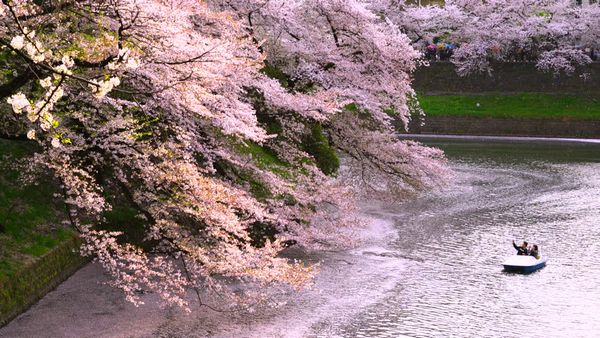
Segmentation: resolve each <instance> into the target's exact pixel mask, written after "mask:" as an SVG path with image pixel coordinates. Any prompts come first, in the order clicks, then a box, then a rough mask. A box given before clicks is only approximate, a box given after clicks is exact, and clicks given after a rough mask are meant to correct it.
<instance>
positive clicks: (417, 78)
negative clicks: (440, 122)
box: [413, 62, 600, 96]
mask: <svg viewBox="0 0 600 338" xmlns="http://www.w3.org/2000/svg"><path fill="white" fill-rule="evenodd" d="M492 67H493V71H492V75H491V76H489V75H488V74H487V73H485V74H473V75H469V76H466V77H460V76H458V75H457V74H456V71H455V68H454V65H453V64H452V63H450V62H432V63H431V64H430V65H429V67H421V68H419V69H418V70H417V71H416V72H415V74H414V81H413V85H414V88H415V89H416V90H417V92H418V93H420V94H433V95H436V94H483V93H523V92H537V93H559V94H589V95H599V96H600V62H594V63H592V64H590V65H587V66H586V67H585V69H584V70H582V71H579V72H576V73H575V74H573V75H571V76H566V75H561V76H558V77H556V76H554V75H553V74H550V73H544V72H540V71H538V70H537V69H536V67H535V64H533V63H510V62H507V63H499V64H495V65H492ZM583 73H585V74H587V76H586V80H583V79H582V78H581V76H580V75H582V74H583Z"/></svg>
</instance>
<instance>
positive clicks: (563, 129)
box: [409, 116, 600, 138]
mask: <svg viewBox="0 0 600 338" xmlns="http://www.w3.org/2000/svg"><path fill="white" fill-rule="evenodd" d="M409 132H410V133H415V134H438V135H441V134H450V135H493V136H505V135H510V136H546V137H547V136H550V137H580V138H598V137H600V119H599V120H558V119H556V120H546V119H500V118H477V117H437V116H436V117H428V118H426V120H425V125H424V126H420V125H419V124H418V123H411V124H410V125H409Z"/></svg>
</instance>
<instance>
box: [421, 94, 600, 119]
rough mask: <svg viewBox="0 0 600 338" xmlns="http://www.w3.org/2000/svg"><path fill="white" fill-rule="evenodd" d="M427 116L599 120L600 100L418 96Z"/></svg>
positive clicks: (549, 96) (539, 96) (545, 96)
mask: <svg viewBox="0 0 600 338" xmlns="http://www.w3.org/2000/svg"><path fill="white" fill-rule="evenodd" d="M419 101H420V103H421V107H422V108H423V110H424V111H425V112H426V114H427V115H429V116H474V117H498V118H542V119H552V118H554V119H556V118H571V119H598V118H600V99H599V98H594V97H587V96H575V95H552V94H541V93H523V94H518V95H472V96H467V95H464V96H454V95H452V96H446V95H444V96H419Z"/></svg>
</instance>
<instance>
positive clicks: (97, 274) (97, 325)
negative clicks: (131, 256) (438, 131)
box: [0, 220, 404, 338]
mask: <svg viewBox="0 0 600 338" xmlns="http://www.w3.org/2000/svg"><path fill="white" fill-rule="evenodd" d="M369 231H370V232H371V234H373V236H374V237H373V238H372V241H371V243H370V244H369V243H368V246H365V247H363V248H361V249H357V250H352V251H349V252H337V253H322V256H321V257H319V259H320V260H321V261H322V268H321V273H320V274H319V276H318V277H317V279H316V280H315V284H314V286H313V287H312V288H310V289H307V290H304V291H301V292H299V293H294V294H288V295H286V301H287V303H286V305H283V306H282V307H280V308H278V309H272V308H260V309H258V310H256V311H254V312H252V313H247V312H245V313H237V314H224V313H219V312H215V311H212V310H209V309H207V308H201V309H198V308H196V309H194V310H193V311H192V313H191V314H187V313H185V312H183V311H182V310H181V309H178V308H162V309H161V308H160V307H159V306H157V298H156V297H155V296H154V295H152V294H149V295H145V296H144V301H145V303H146V305H142V306H140V307H138V308H136V307H135V306H133V305H131V304H129V303H127V302H126V301H125V300H124V298H123V297H122V295H121V294H120V293H119V291H117V290H115V289H112V288H111V287H109V286H107V285H105V284H103V283H102V282H104V281H106V277H105V276H104V274H103V272H102V269H101V268H100V267H99V266H98V265H97V264H89V265H87V266H85V267H84V268H82V269H81V270H79V271H78V272H77V273H76V274H74V275H73V276H72V277H71V278H69V279H68V280H67V281H65V282H64V283H63V284H61V285H60V286H59V287H58V288H57V289H56V290H54V291H52V292H50V293H49V294H48V295H46V296H45V297H44V298H43V299H42V300H41V301H40V302H39V303H37V304H36V305H34V306H33V307H32V308H31V309H30V310H28V311H27V312H25V313H24V314H22V315H21V316H19V317H17V318H16V319H15V320H14V321H12V322H11V323H9V324H8V325H7V326H6V327H4V328H2V329H0V337H2V338H4V337H6V338H8V337H11V338H13V337H40V338H41V337H53V338H55V337H78V338H80V337H261V338H263V337H317V336H330V335H333V332H335V331H336V330H337V329H338V328H339V327H340V326H341V325H343V323H344V322H348V321H350V320H351V319H352V316H353V315H355V314H357V313H358V312H359V311H360V309H361V308H364V307H365V306H368V305H370V304H372V303H373V302H375V301H377V299H380V297H382V295H383V294H384V293H385V291H386V290H389V289H391V288H392V287H393V286H394V285H396V283H397V277H398V276H399V275H400V272H401V271H402V269H403V266H404V261H403V259H401V258H397V257H388V256H386V255H385V254H384V253H385V248H384V247H382V246H377V245H374V244H377V243H378V242H379V241H381V240H384V238H387V239H389V236H388V235H386V233H389V231H390V228H389V222H385V221H381V220H380V221H377V222H375V223H374V224H373V226H372V227H371V228H370V229H369ZM392 231H393V230H392ZM379 253H382V254H379ZM193 301H194V300H193V298H192V294H191V293H190V303H191V304H193Z"/></svg>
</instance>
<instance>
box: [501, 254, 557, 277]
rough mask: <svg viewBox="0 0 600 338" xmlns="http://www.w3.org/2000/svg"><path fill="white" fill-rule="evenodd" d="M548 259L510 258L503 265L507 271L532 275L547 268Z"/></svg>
mask: <svg viewBox="0 0 600 338" xmlns="http://www.w3.org/2000/svg"><path fill="white" fill-rule="evenodd" d="M546 261H547V259H546V257H540V258H535V257H533V256H518V255H515V256H510V257H508V258H506V260H504V262H503V263H502V265H503V266H504V270H505V271H510V272H521V273H530V272H534V271H536V270H539V269H541V268H543V267H544V266H546Z"/></svg>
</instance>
